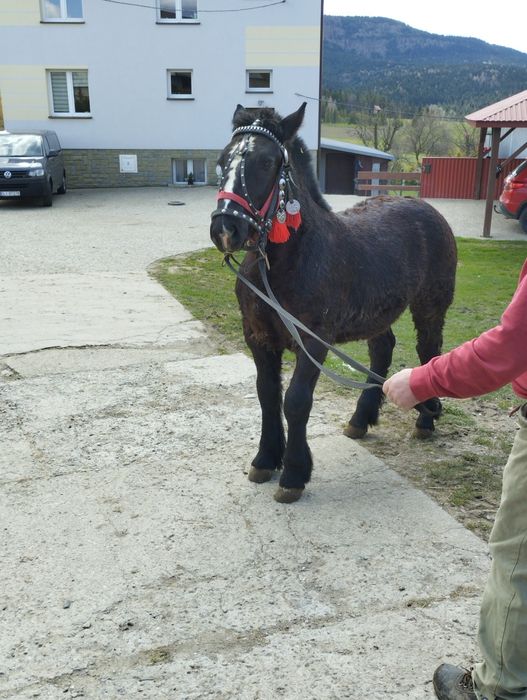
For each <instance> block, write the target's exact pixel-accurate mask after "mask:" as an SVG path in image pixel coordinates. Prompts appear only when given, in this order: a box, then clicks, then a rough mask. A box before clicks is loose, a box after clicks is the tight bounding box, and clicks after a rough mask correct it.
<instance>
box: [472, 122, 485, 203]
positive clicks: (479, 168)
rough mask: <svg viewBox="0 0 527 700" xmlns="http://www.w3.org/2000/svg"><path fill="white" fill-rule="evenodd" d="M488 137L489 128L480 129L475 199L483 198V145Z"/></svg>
mask: <svg viewBox="0 0 527 700" xmlns="http://www.w3.org/2000/svg"><path fill="white" fill-rule="evenodd" d="M486 137H487V128H486V127H482V128H481V129H480V130H479V146H478V160H477V162H476V178H475V180H474V199H481V177H482V175H483V146H484V145H485V139H486Z"/></svg>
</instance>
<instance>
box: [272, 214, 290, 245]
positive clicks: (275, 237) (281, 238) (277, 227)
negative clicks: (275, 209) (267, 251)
mask: <svg viewBox="0 0 527 700" xmlns="http://www.w3.org/2000/svg"><path fill="white" fill-rule="evenodd" d="M290 235H291V234H290V233H289V229H288V228H287V225H286V224H281V223H280V222H279V221H278V219H277V218H276V216H275V218H274V219H273V225H272V227H271V230H270V231H269V240H270V241H271V243H285V242H286V241H288V240H289V236H290Z"/></svg>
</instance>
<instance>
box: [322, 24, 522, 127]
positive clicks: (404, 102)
mask: <svg viewBox="0 0 527 700" xmlns="http://www.w3.org/2000/svg"><path fill="white" fill-rule="evenodd" d="M526 43H527V42H526ZM322 65H323V78H322V84H323V88H324V90H325V91H326V92H330V93H333V94H335V93H340V94H341V95H342V94H345V95H346V96H347V99H350V98H351V99H352V100H353V99H355V100H356V101H358V102H359V103H361V102H364V100H365V98H366V96H367V98H368V101H369V102H371V99H376V100H377V101H378V102H382V101H384V102H385V103H388V104H391V105H394V106H398V107H400V108H403V109H408V110H415V109H418V108H420V107H424V106H426V105H430V104H435V105H440V106H443V107H445V108H448V109H452V110H454V111H456V112H460V113H461V112H462V113H465V114H466V113H467V112H469V111H473V110H475V109H479V108H480V107H484V106H485V105H488V104H491V103H492V102H496V101H498V100H500V99H503V98H504V97H508V96H509V95H513V94H515V93H517V92H520V91H521V90H525V89H526V88H527V53H522V52H521V51H515V50H514V49H509V48H506V47H504V46H496V45H493V44H488V43H486V42H484V41H481V40H479V39H472V38H462V37H456V36H442V35H439V34H431V33H429V32H424V31H421V30H418V29H414V28H412V27H410V26H409V25H407V24H404V23H402V22H397V21H395V20H392V19H386V18H383V17H333V16H325V17H324V40H323V64H322Z"/></svg>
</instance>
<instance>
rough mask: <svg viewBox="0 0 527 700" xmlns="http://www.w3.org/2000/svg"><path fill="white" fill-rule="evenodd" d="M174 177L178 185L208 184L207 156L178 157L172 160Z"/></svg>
mask: <svg viewBox="0 0 527 700" xmlns="http://www.w3.org/2000/svg"><path fill="white" fill-rule="evenodd" d="M172 179H173V181H174V183H175V184H176V185H189V184H190V185H206V184H207V161H206V160H205V158H193V159H187V158H176V159H174V160H173V161H172Z"/></svg>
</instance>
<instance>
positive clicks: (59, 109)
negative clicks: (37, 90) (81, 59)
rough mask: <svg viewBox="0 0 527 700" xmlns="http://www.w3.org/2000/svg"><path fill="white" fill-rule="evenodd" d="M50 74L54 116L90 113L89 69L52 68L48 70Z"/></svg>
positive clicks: (86, 114) (52, 112)
mask: <svg viewBox="0 0 527 700" xmlns="http://www.w3.org/2000/svg"><path fill="white" fill-rule="evenodd" d="M48 76H49V78H48V79H49V91H50V97H51V114H52V116H54V117H72V116H89V115H90V93H89V89H88V71H86V70H61V71H58V70H57V71H56V70H52V71H49V72H48Z"/></svg>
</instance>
